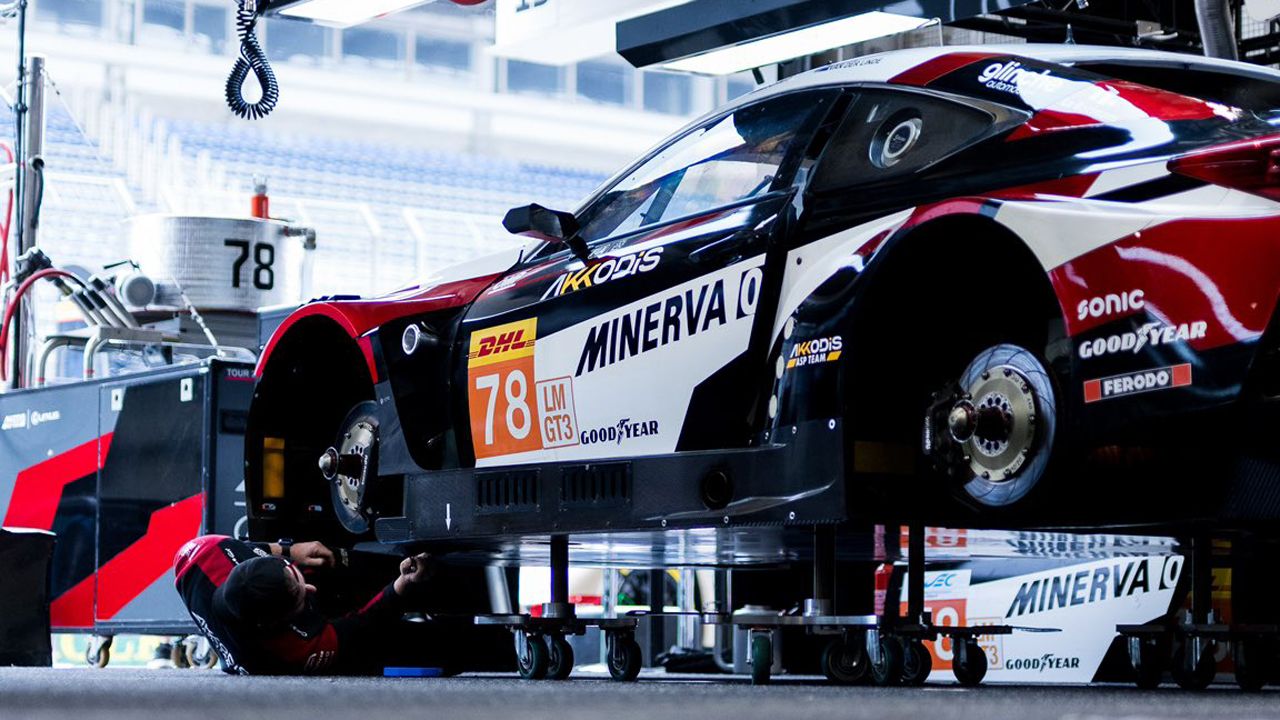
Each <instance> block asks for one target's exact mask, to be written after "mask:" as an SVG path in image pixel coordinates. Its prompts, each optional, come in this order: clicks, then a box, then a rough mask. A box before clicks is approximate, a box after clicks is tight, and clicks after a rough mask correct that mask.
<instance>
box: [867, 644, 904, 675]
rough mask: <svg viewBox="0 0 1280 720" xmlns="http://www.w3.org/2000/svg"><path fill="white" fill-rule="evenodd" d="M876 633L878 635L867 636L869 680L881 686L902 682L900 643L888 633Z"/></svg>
mask: <svg viewBox="0 0 1280 720" xmlns="http://www.w3.org/2000/svg"><path fill="white" fill-rule="evenodd" d="M876 635H877V636H878V637H874V638H873V637H872V636H871V634H868V636H867V646H868V649H869V650H871V651H872V652H869V653H868V654H869V655H870V656H871V658H870V659H871V662H870V663H869V664H870V665H871V682H873V683H875V684H876V685H879V686H881V687H887V686H890V685H897V684H898V683H900V682H902V643H901V642H899V641H898V639H897V638H894V637H889V636H888V635H884V634H881V633H876ZM873 643H874V644H873Z"/></svg>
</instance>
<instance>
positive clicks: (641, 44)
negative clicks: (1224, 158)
mask: <svg viewBox="0 0 1280 720" xmlns="http://www.w3.org/2000/svg"><path fill="white" fill-rule="evenodd" d="M1223 1H1224V2H1225V1H1226V0H1223ZM1229 7H1230V11H1231V13H1232V14H1233V15H1234V20H1235V22H1234V28H1235V34H1236V38H1237V41H1238V44H1239V49H1240V52H1239V55H1240V58H1241V59H1243V60H1247V61H1249V62H1255V63H1261V64H1272V63H1276V62H1280V32H1277V27H1276V23H1274V22H1267V23H1257V22H1255V21H1253V20H1252V19H1250V18H1249V17H1248V16H1247V14H1245V13H1244V11H1243V8H1242V4H1241V2H1240V1H1239V0H1231V2H1230V5H1229ZM885 16H888V17H893V18H901V19H903V20H907V21H909V22H906V23H905V24H903V25H902V26H900V27H899V29H896V30H895V29H893V27H894V26H893V24H892V23H887V24H883V25H881V26H879V27H880V29H888V30H889V31H887V32H878V33H877V34H874V35H871V36H870V37H867V36H863V35H859V33H858V32H857V30H855V31H854V32H852V33H846V34H845V35H844V37H845V38H846V39H848V41H847V42H840V41H838V40H837V41H835V44H826V43H814V44H809V45H807V46H805V48H804V52H797V53H796V54H794V55H792V56H791V58H794V57H799V56H802V55H813V54H817V53H821V52H825V51H828V50H832V49H834V48H836V47H843V46H846V45H851V44H853V43H855V42H859V41H862V40H867V39H871V37H880V36H884V35H890V34H894V33H896V32H900V31H901V30H903V29H911V28H912V27H916V26H919V25H921V24H923V23H925V22H928V21H932V20H937V21H940V22H942V23H943V24H944V25H947V26H949V27H955V28H962V29H968V30H976V31H982V32H989V33H998V34H1001V35H1007V36H1013V37H1020V38H1025V39H1027V40H1029V41H1032V42H1053V43H1060V42H1066V41H1072V42H1076V43H1080V44H1094V45H1118V46H1125V47H1147V48H1154V49H1164V50H1176V51H1182V52H1191V53H1196V54H1200V53H1201V52H1202V50H1203V45H1202V42H1201V34H1200V27H1199V24H1198V21H1197V16H1196V0H1092V1H1090V0H903V1H899V2H884V1H883V0H846V1H844V2H833V1H832V0H747V1H745V2H744V1H743V0H693V1H692V2H689V3H686V4H683V5H678V6H676V7H672V8H668V9H665V10H661V11H658V12H654V13H650V14H647V15H642V16H639V17H636V18H632V19H630V20H624V21H622V22H620V23H619V24H618V52H619V53H620V54H621V55H622V56H623V57H624V58H626V59H627V61H628V62H630V63H631V64H632V65H634V66H636V67H655V66H661V67H666V68H669V69H682V70H693V71H695V72H707V73H709V74H718V72H717V69H720V70H721V71H723V72H734V71H737V70H741V69H750V67H749V66H748V67H737V68H732V67H731V66H732V65H733V63H730V64H729V65H725V64H724V63H720V64H719V65H717V64H716V63H714V62H713V63H702V64H701V66H700V65H699V64H698V63H697V60H698V59H699V58H706V57H708V56H711V55H715V54H717V53H721V54H722V53H724V52H726V51H728V50H734V49H736V50H739V51H742V50H745V49H746V47H745V46H749V45H752V44H757V43H760V41H762V40H769V39H777V38H781V37H785V36H788V35H791V36H795V35H797V34H798V31H811V30H813V29H815V28H819V27H822V26H824V25H826V26H831V25H834V24H835V23H838V22H846V23H849V24H851V25H852V26H854V27H855V28H856V27H857V25H856V23H857V22H858V21H859V20H867V21H868V22H866V23H863V28H862V29H863V30H866V31H867V32H873V33H874V32H876V28H875V27H872V28H871V29H869V30H868V29H867V27H866V26H867V25H868V24H870V21H871V20H874V19H883V18H884V17H885ZM910 21H914V23H912V22H910ZM1242 25H1249V26H1250V28H1251V29H1252V30H1253V32H1250V33H1247V34H1246V33H1242V32H1241V27H1242ZM1242 35H1244V36H1245V37H1246V39H1243V40H1241V39H1240V38H1241V37H1242ZM823 45H825V46H823ZM799 46H800V45H799V44H797V47H799ZM742 54H743V53H741V52H740V53H739V55H742ZM757 57H764V56H762V55H758V56H757ZM791 58H785V59H791ZM773 62H774V60H773V59H772V58H769V59H768V61H767V62H761V63H758V64H757V65H756V66H757V67H758V66H762V65H766V64H772V63H773ZM739 64H740V63H739Z"/></svg>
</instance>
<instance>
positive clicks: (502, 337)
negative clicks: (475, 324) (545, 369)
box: [467, 318, 538, 368]
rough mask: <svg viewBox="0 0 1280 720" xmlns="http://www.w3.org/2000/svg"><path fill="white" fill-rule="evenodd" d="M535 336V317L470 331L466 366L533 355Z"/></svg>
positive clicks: (477, 365)
mask: <svg viewBox="0 0 1280 720" xmlns="http://www.w3.org/2000/svg"><path fill="white" fill-rule="evenodd" d="M537 337H538V319H537V318H530V319H528V320H520V321H518V322H513V323H507V324H506V325H498V326H496V327H491V328H488V329H486V330H481V331H479V332H474V333H471V350H470V352H468V353H467V367H469V368H473V367H481V366H483V365H492V364H494V363H498V362H503V361H505V360H515V359H518V358H526V357H533V346H534V342H535V341H536V340H537Z"/></svg>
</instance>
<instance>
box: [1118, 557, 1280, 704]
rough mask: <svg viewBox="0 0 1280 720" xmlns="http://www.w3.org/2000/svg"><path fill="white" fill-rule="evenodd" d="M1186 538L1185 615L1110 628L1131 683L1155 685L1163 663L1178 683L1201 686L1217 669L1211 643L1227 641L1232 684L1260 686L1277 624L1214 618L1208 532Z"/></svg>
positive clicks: (1269, 672)
mask: <svg viewBox="0 0 1280 720" xmlns="http://www.w3.org/2000/svg"><path fill="white" fill-rule="evenodd" d="M1187 544H1188V545H1190V551H1189V552H1187V553H1185V557H1186V563H1187V566H1186V568H1187V569H1186V573H1185V575H1184V577H1188V576H1189V580H1190V583H1189V584H1190V591H1191V592H1190V601H1191V603H1190V605H1191V607H1190V612H1188V614H1187V620H1186V621H1185V622H1182V623H1177V622H1175V621H1172V620H1167V621H1164V622H1158V623H1151V624H1147V625H1121V626H1119V627H1117V628H1116V631H1117V632H1119V633H1120V635H1121V637H1124V638H1125V640H1126V641H1127V645H1128V649H1129V663H1130V665H1131V666H1132V667H1133V671H1134V675H1135V681H1136V684H1137V685H1138V687H1141V688H1155V687H1157V686H1159V685H1160V682H1161V680H1162V679H1163V675H1164V671H1165V670H1166V669H1168V670H1169V671H1170V673H1171V674H1172V675H1173V679H1174V682H1176V683H1177V684H1178V685H1179V686H1180V687H1182V688H1183V689H1186V690H1204V689H1205V688H1207V687H1209V685H1210V684H1211V683H1212V682H1213V680H1214V677H1215V676H1216V675H1217V659H1216V653H1217V645H1218V644H1219V643H1227V644H1229V645H1230V647H1231V654H1232V659H1233V661H1234V664H1235V676H1236V684H1237V685H1239V686H1240V688H1241V689H1242V690H1246V691H1256V690H1261V689H1262V687H1263V686H1265V685H1266V684H1267V683H1269V682H1271V681H1272V679H1273V675H1274V668H1275V666H1276V656H1277V653H1276V648H1277V647H1280V627H1277V626H1276V625H1245V624H1232V625H1227V624H1224V623H1220V622H1218V619H1217V617H1216V613H1215V612H1214V610H1213V538H1211V537H1209V536H1207V535H1196V536H1193V537H1191V538H1190V539H1189V540H1188V541H1187ZM1183 587H1186V586H1185V585H1184V586H1183ZM1232 602H1233V604H1234V602H1235V598H1234V597H1233V599H1232ZM1171 654H1172V657H1170V655H1171Z"/></svg>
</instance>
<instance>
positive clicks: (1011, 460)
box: [923, 344, 1058, 508]
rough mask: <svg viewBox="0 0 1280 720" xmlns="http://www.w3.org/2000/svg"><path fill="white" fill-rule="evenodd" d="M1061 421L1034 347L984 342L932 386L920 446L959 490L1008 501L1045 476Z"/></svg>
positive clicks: (989, 502)
mask: <svg viewBox="0 0 1280 720" xmlns="http://www.w3.org/2000/svg"><path fill="white" fill-rule="evenodd" d="M1057 429H1058V396H1057V392H1056V391H1055V389H1054V385H1053V380H1052V378H1051V377H1050V375H1049V371H1048V370H1047V369H1046V368H1045V365H1044V363H1043V362H1041V360H1040V358H1039V357H1037V356H1036V354H1035V353H1033V352H1031V351H1030V350H1027V349H1025V348H1023V347H1020V346H1018V345H1010V344H1002V345H996V346H994V347H990V348H987V349H986V350H983V351H982V352H980V353H978V355H977V356H976V357H975V358H974V359H973V360H972V361H971V362H970V363H969V365H968V367H966V368H965V370H964V372H963V373H961V375H960V377H959V378H958V379H957V380H956V381H955V382H953V383H951V384H949V385H948V387H947V388H945V389H944V390H942V391H941V392H938V393H935V394H934V396H933V402H932V404H931V406H930V408H929V410H928V413H927V416H926V418H925V432H924V442H923V445H924V451H925V454H927V455H928V456H930V458H931V459H932V460H933V462H934V465H935V467H937V468H938V469H939V470H942V471H943V472H945V473H946V474H947V475H949V476H950V477H951V478H952V479H953V480H954V481H955V483H956V486H957V488H958V492H959V493H960V495H961V497H962V498H964V499H967V500H968V501H970V502H972V503H976V504H978V505H981V506H985V507H993V508H994V507H1006V506H1010V505H1013V504H1015V503H1017V502H1019V501H1020V500H1022V499H1023V498H1025V497H1026V496H1027V494H1028V493H1030V492H1031V491H1032V490H1033V489H1034V488H1035V487H1036V486H1037V485H1039V484H1040V482H1041V481H1042V480H1043V479H1044V477H1045V475H1046V474H1047V473H1048V471H1049V467H1050V461H1051V460H1052V456H1053V448H1054V441H1055V440H1056V435H1057Z"/></svg>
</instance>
